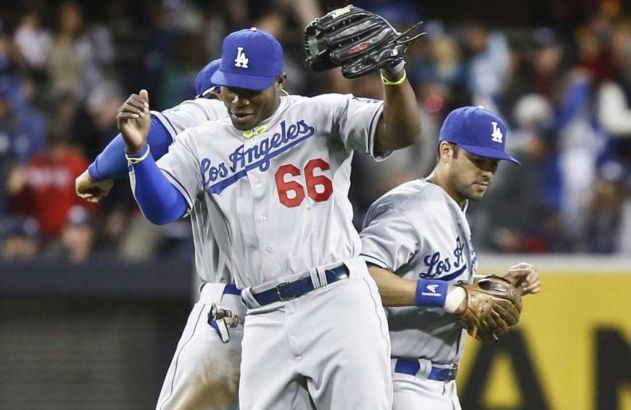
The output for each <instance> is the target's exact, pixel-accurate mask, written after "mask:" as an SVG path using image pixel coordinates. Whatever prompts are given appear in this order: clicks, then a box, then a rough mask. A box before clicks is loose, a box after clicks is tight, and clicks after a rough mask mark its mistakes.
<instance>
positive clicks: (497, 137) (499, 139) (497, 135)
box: [491, 121, 504, 144]
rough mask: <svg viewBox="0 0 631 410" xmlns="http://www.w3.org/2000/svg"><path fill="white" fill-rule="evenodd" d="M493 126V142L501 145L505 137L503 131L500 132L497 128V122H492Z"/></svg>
mask: <svg viewBox="0 0 631 410" xmlns="http://www.w3.org/2000/svg"><path fill="white" fill-rule="evenodd" d="M491 125H493V133H492V134H491V141H493V142H497V143H500V144H501V143H502V138H503V137H504V135H502V130H500V128H499V127H498V126H497V123H496V122H495V121H491Z"/></svg>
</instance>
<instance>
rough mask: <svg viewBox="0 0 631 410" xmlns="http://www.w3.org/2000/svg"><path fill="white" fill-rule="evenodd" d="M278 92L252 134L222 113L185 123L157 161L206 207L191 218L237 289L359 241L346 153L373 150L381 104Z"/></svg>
mask: <svg viewBox="0 0 631 410" xmlns="http://www.w3.org/2000/svg"><path fill="white" fill-rule="evenodd" d="M280 100H281V101H280V106H279V108H278V109H277V111H276V113H275V114H274V115H272V116H271V117H270V118H268V119H267V120H266V121H264V122H263V123H262V124H259V127H257V128H258V129H261V128H260V127H265V128H264V131H262V132H261V133H260V134H258V135H255V136H253V137H251V138H249V139H248V138H245V137H244V135H243V132H241V131H239V130H237V129H235V128H234V126H233V125H232V123H231V121H230V119H229V118H228V117H225V118H222V119H220V120H218V121H213V122H207V123H205V124H203V125H201V126H199V127H195V128H192V129H188V130H186V131H184V132H183V133H182V134H180V135H179V136H178V137H177V139H176V141H175V143H174V144H173V145H172V146H171V147H170V150H169V152H168V153H167V154H166V155H165V156H164V157H162V158H161V159H160V161H158V166H159V167H160V168H161V169H162V171H163V172H164V173H165V175H166V176H167V178H168V179H169V180H170V181H171V183H172V184H173V185H174V186H176V188H177V189H179V190H180V192H181V193H182V194H183V195H184V197H185V198H186V201H187V202H188V204H189V209H192V210H194V211H195V210H196V209H197V207H199V206H203V207H205V209H206V210H207V211H208V213H209V215H208V217H207V218H206V219H204V220H200V223H202V224H204V223H209V222H210V221H212V223H213V225H214V226H213V235H214V236H215V238H216V240H217V241H218V243H219V247H220V249H221V250H222V251H223V252H224V253H225V254H226V255H228V257H229V258H230V259H231V261H232V262H233V264H234V266H233V267H234V268H235V269H234V271H233V273H234V275H235V279H236V284H237V286H238V287H240V288H243V287H249V286H256V285H260V284H264V283H268V282H277V281H281V280H286V279H289V278H291V277H292V276H294V275H300V274H304V273H305V272H307V270H308V269H310V268H313V267H316V266H327V265H331V264H333V263H336V262H341V261H343V260H347V259H350V258H353V257H356V256H358V255H359V250H360V246H361V244H360V240H359V236H358V234H357V232H356V231H355V229H354V227H353V225H352V207H351V204H350V202H349V200H348V196H347V195H348V189H349V185H350V172H351V160H352V156H353V152H354V151H359V152H363V153H369V154H371V155H373V156H374V152H373V138H374V135H375V131H376V127H377V123H378V120H379V118H380V116H381V112H382V109H383V103H382V102H381V101H375V100H367V99H359V98H355V97H353V96H351V95H339V94H328V95H321V96H317V97H314V98H307V97H301V96H286V97H281V99H280ZM200 202H201V205H200V204H199V203H200ZM204 227H205V226H201V227H200V233H201V234H202V235H205V234H208V235H209V231H208V230H204V229H203V228H204ZM209 239H211V238H210V237H209V236H204V237H203V238H201V240H200V242H199V243H198V244H197V245H198V246H199V245H200V244H201V246H205V245H204V242H205V241H206V240H209Z"/></svg>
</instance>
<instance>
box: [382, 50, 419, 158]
mask: <svg viewBox="0 0 631 410" xmlns="http://www.w3.org/2000/svg"><path fill="white" fill-rule="evenodd" d="M403 64H404V63H403V61H402V62H400V63H399V64H398V65H397V66H395V67H393V68H390V69H382V70H381V79H382V81H383V84H384V85H383V88H384V108H383V116H382V117H381V119H380V120H379V124H378V125H377V132H376V138H375V148H376V150H379V151H381V152H384V151H390V150H395V149H399V148H404V147H407V146H408V145H412V144H414V143H416V142H418V141H419V139H420V136H421V118H420V115H419V109H418V106H417V105H416V97H415V95H414V91H413V90H412V86H411V85H410V82H409V81H408V80H407V74H406V72H405V70H404V69H403Z"/></svg>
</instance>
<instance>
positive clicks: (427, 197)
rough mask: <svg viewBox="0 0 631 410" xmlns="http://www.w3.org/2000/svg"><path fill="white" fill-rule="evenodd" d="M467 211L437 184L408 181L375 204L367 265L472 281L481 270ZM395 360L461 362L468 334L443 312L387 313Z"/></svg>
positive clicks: (365, 242) (367, 225) (367, 228)
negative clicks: (476, 272) (419, 359)
mask: <svg viewBox="0 0 631 410" xmlns="http://www.w3.org/2000/svg"><path fill="white" fill-rule="evenodd" d="M465 210H466V206H465V209H464V210H463V209H460V207H459V206H458V204H457V203H456V202H455V201H454V200H453V199H452V198H451V197H450V196H449V195H448V194H447V193H446V192H445V191H444V190H443V189H442V188H441V187H439V186H438V185H435V184H433V183H431V182H429V181H427V180H424V179H423V180H414V181H410V182H406V183H404V184H402V185H400V186H398V187H397V188H395V189H393V190H391V191H390V192H388V193H386V194H385V195H384V196H382V197H381V198H379V199H378V200H377V201H375V202H374V203H373V204H372V206H371V207H370V209H369V210H368V213H367V215H366V220H365V222H364V229H363V230H362V232H361V234H360V235H361V240H362V252H361V253H362V256H363V257H364V259H365V260H366V262H368V263H372V264H374V265H377V266H379V267H381V268H384V269H387V270H389V271H391V272H394V273H396V274H397V275H399V276H401V277H403V278H406V279H419V278H425V279H440V280H444V281H447V282H449V283H455V282H456V281H458V280H463V281H468V282H471V281H473V276H474V274H475V271H476V268H477V260H476V256H475V251H474V249H473V245H472V243H471V231H470V230H469V223H468V222H467V219H466V217H465ZM387 315H388V324H389V328H390V340H391V343H392V356H393V357H403V358H414V359H417V358H425V359H429V360H431V361H432V362H433V363H445V364H451V363H457V362H458V361H459V360H460V357H461V355H462V350H463V348H464V346H463V344H464V340H465V338H466V331H464V330H463V329H462V327H461V326H460V325H459V324H458V323H456V320H455V318H454V316H453V315H452V314H449V313H446V312H445V311H444V310H443V309H440V308H418V307H392V308H388V309H387Z"/></svg>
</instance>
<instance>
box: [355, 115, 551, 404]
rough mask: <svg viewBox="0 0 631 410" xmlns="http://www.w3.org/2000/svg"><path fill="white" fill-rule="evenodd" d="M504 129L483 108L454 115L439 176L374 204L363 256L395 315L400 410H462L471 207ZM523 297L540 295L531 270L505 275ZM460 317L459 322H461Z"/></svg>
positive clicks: (500, 152) (471, 269) (472, 268)
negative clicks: (459, 385) (459, 379)
mask: <svg viewBox="0 0 631 410" xmlns="http://www.w3.org/2000/svg"><path fill="white" fill-rule="evenodd" d="M506 135H507V130H506V125H505V124H504V121H503V120H502V119H501V118H499V117H498V116H497V115H495V114H493V113H491V112H490V111H487V110H485V109H484V108H481V107H464V108H459V109H456V110H454V111H452V112H451V113H450V114H449V115H448V116H447V119H446V120H445V122H444V124H443V126H442V128H441V130H440V136H439V141H440V143H439V155H438V162H437V164H436V166H435V168H434V170H433V171H432V172H431V174H430V175H429V176H428V177H426V178H424V179H418V180H413V181H409V182H406V183H404V184H402V185H400V186H398V187H396V188H394V189H393V190H391V191H390V192H388V193H386V194H385V195H383V196H382V197H381V198H379V199H378V200H377V201H375V202H374V203H373V204H372V206H371V207H370V209H369V210H368V213H367V215H366V219H365V222H364V228H363V230H362V232H361V233H360V236H361V240H362V252H361V254H362V256H363V257H364V258H365V260H366V261H367V263H368V265H369V270H370V273H371V275H372V276H373V277H374V278H375V280H376V282H377V285H378V286H379V292H380V293H381V297H382V299H383V303H384V306H387V307H388V308H387V314H388V324H389V328H390V341H391V343H392V369H393V371H394V373H393V384H394V406H393V408H394V409H396V410H401V409H432V410H442V409H445V410H447V409H449V410H452V409H459V408H460V404H459V402H458V396H457V393H456V384H455V381H454V379H455V377H456V371H457V368H458V363H459V361H460V357H461V355H462V350H463V348H464V341H465V338H466V332H464V331H463V328H462V327H461V325H460V323H459V322H458V320H457V315H458V314H460V313H462V311H463V310H464V309H465V307H466V306H465V305H466V292H465V290H464V289H463V288H461V287H459V286H455V285H454V284H455V283H456V282H457V281H465V282H473V280H474V275H475V273H476V267H477V260H476V255H475V250H474V248H473V244H472V242H471V232H470V230H469V224H468V222H467V219H466V217H465V212H466V209H467V205H468V201H469V200H473V201H477V200H480V199H482V198H483V197H484V194H485V193H486V191H487V189H488V188H489V186H490V184H491V182H492V180H493V177H494V175H495V172H496V170H497V166H498V163H499V161H500V160H506V161H510V162H513V163H517V164H518V161H517V160H516V159H515V158H513V157H512V156H510V155H508V154H507V153H506V152H505V151H504V145H505V143H506ZM505 277H506V278H508V279H509V280H510V281H511V282H512V283H513V284H515V285H516V286H519V287H520V288H521V289H522V292H523V293H524V294H526V293H537V292H539V289H540V287H541V282H540V281H539V278H538V274H537V271H536V270H535V268H534V267H533V266H532V265H529V264H526V263H522V264H518V265H515V266H513V267H511V268H510V270H509V271H508V272H507V273H506V275H505ZM454 313H455V314H456V315H454Z"/></svg>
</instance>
